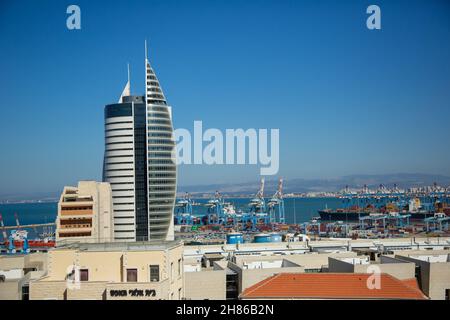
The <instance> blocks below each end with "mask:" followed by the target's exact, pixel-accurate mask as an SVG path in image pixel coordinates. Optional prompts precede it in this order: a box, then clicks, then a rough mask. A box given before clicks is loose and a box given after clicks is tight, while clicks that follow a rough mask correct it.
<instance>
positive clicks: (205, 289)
mask: <svg viewBox="0 0 450 320" xmlns="http://www.w3.org/2000/svg"><path fill="white" fill-rule="evenodd" d="M204 262H205V259H188V260H187V261H186V260H185V261H184V288H185V297H186V299H190V300H225V299H226V298H227V294H226V292H227V282H226V279H227V264H228V263H227V261H225V260H223V259H217V260H215V261H213V260H209V261H208V263H207V264H206V265H205V263H204Z"/></svg>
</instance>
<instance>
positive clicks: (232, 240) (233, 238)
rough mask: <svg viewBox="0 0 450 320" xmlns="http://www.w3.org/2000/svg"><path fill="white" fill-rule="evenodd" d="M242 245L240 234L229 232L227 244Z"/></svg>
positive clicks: (242, 239) (242, 238) (242, 240)
mask: <svg viewBox="0 0 450 320" xmlns="http://www.w3.org/2000/svg"><path fill="white" fill-rule="evenodd" d="M237 243H244V237H243V235H242V233H239V232H230V233H228V234H227V244H237Z"/></svg>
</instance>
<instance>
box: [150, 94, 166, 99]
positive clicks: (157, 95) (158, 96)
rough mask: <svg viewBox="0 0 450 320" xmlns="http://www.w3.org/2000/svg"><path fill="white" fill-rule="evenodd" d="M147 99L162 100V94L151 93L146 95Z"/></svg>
mask: <svg viewBox="0 0 450 320" xmlns="http://www.w3.org/2000/svg"><path fill="white" fill-rule="evenodd" d="M147 97H149V98H156V99H161V100H164V97H163V95H162V94H158V93H152V94H148V95H147Z"/></svg>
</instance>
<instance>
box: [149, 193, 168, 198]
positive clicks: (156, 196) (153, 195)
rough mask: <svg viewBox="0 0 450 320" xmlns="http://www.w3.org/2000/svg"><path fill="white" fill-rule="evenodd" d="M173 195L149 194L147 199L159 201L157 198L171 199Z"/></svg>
mask: <svg viewBox="0 0 450 320" xmlns="http://www.w3.org/2000/svg"><path fill="white" fill-rule="evenodd" d="M173 196H174V194H173V192H172V193H157V194H149V195H148V198H149V199H159V198H173Z"/></svg>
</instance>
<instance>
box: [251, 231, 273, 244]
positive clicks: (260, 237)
mask: <svg viewBox="0 0 450 320" xmlns="http://www.w3.org/2000/svg"><path fill="white" fill-rule="evenodd" d="M253 242H254V243H264V242H272V238H271V236H270V234H265V233H260V234H257V235H255V237H254V238H253Z"/></svg>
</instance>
